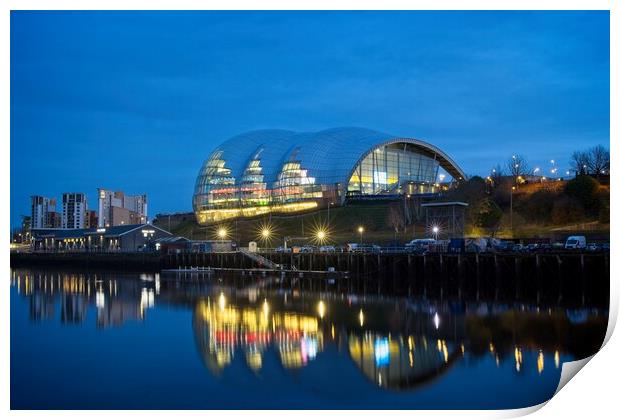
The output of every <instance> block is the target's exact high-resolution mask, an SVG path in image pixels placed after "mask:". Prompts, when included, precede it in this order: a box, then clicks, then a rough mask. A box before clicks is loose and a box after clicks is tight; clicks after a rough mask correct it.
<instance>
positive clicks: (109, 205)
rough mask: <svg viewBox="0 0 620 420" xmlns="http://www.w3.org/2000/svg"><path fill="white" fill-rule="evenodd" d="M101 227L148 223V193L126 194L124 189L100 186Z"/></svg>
mask: <svg viewBox="0 0 620 420" xmlns="http://www.w3.org/2000/svg"><path fill="white" fill-rule="evenodd" d="M97 192H98V197H99V220H98V226H99V227H109V226H120V225H133V224H138V223H146V222H147V220H148V218H147V217H148V216H147V200H146V194H142V195H125V193H123V192H122V191H111V190H105V189H103V188H99V189H98V190H97Z"/></svg>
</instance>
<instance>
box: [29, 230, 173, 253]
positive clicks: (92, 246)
mask: <svg viewBox="0 0 620 420" xmlns="http://www.w3.org/2000/svg"><path fill="white" fill-rule="evenodd" d="M170 236H172V234H171V233H170V232H167V231H165V230H163V229H161V228H158V227H157V226H153V225H149V224H136V225H124V226H113V227H108V228H91V229H33V230H32V243H31V247H32V250H34V251H47V252H57V251H63V252H68V251H73V252H138V251H156V250H157V248H158V247H157V246H156V244H157V241H159V240H161V239H162V238H167V237H170Z"/></svg>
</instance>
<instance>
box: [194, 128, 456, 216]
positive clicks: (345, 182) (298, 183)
mask: <svg viewBox="0 0 620 420" xmlns="http://www.w3.org/2000/svg"><path fill="white" fill-rule="evenodd" d="M464 178H465V174H464V173H463V171H462V170H461V169H460V168H459V166H458V165H457V164H456V163H455V162H454V161H453V160H452V159H451V158H450V157H449V156H448V155H446V154H445V153H444V152H442V151H441V150H439V148H437V147H435V146H433V145H431V144H429V143H426V142H424V141H421V140H417V139H414V138H410V137H399V136H394V135H390V134H385V133H380V132H377V131H373V130H368V129H364V128H333V129H328V130H324V131H319V132H316V133H296V132H292V131H287V130H257V131H251V132H248V133H244V134H240V135H238V136H235V137H233V138H231V139H229V140H226V141H225V142H224V143H222V144H221V145H220V146H218V147H217V148H216V149H215V150H213V152H212V153H211V155H209V157H208V158H207V160H206V161H205V162H204V164H203V165H202V168H201V169H200V172H199V174H198V177H197V179H196V185H195V189H194V197H193V208H194V212H195V214H196V219H197V220H198V222H199V223H201V224H207V223H210V222H217V221H221V220H226V219H231V218H236V217H254V216H259V215H263V214H267V213H270V212H272V213H294V212H299V211H307V210H311V209H314V208H321V207H326V206H329V205H333V206H337V205H343V204H344V203H345V202H346V201H348V200H353V199H385V198H390V197H397V196H400V195H403V194H407V195H414V194H429V193H430V194H433V193H436V192H438V191H440V190H441V189H442V188H447V187H448V186H449V185H451V184H452V183H453V182H458V181H459V180H462V179H464Z"/></svg>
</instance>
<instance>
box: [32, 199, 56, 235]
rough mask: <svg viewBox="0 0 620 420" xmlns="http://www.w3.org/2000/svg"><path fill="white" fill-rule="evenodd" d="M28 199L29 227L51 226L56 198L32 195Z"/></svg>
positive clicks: (41, 227)
mask: <svg viewBox="0 0 620 420" xmlns="http://www.w3.org/2000/svg"><path fill="white" fill-rule="evenodd" d="M30 200H31V207H30V220H31V227H32V228H33V229H45V228H53V227H54V226H53V223H52V220H51V217H53V216H52V213H54V212H55V210H56V199H55V198H47V197H43V196H40V195H33V196H31V197H30Z"/></svg>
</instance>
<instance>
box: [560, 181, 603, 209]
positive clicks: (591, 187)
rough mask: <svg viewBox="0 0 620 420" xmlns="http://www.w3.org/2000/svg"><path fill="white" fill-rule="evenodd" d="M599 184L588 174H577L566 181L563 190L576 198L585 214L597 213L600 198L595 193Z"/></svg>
mask: <svg viewBox="0 0 620 420" xmlns="http://www.w3.org/2000/svg"><path fill="white" fill-rule="evenodd" d="M599 187H600V184H599V183H598V181H597V180H595V179H594V178H592V177H591V176H588V175H578V176H576V177H575V178H574V179H571V180H570V181H568V182H567V183H566V188H565V190H564V191H565V192H566V195H568V196H569V197H571V198H573V199H575V200H577V201H578V202H579V203H580V204H581V206H582V209H583V210H585V212H586V213H587V214H590V215H597V214H598V212H599V210H600V204H601V203H600V199H599V196H598V194H597V192H598V190H599Z"/></svg>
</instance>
